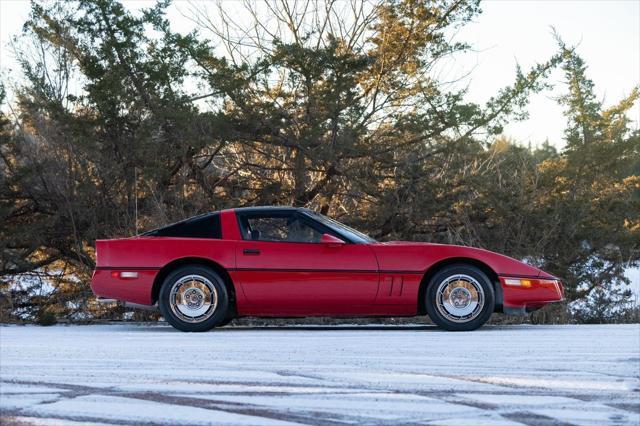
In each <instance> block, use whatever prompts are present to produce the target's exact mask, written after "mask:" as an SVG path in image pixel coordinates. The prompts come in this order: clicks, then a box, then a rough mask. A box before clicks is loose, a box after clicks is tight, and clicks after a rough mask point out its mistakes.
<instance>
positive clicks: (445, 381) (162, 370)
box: [0, 324, 640, 425]
mask: <svg viewBox="0 0 640 426" xmlns="http://www.w3.org/2000/svg"><path fill="white" fill-rule="evenodd" d="M0 347H1V349H0V382H1V383H0V386H1V387H0V391H1V393H0V413H1V414H0V415H1V416H2V417H1V418H0V423H2V424H11V423H13V424H52V422H53V420H54V419H58V420H59V421H61V422H62V423H63V424H71V425H73V424H80V423H81V424H87V423H90V424H181V423H182V424H193V425H196V424H211V423H213V424H250V425H254V424H255V425H257V424H292V423H298V424H313V425H333V424H336V425H338V424H340V425H341V424H371V425H374V424H393V425H397V424H438V425H482V424H486V425H520V424H525V425H548V424H549V425H556V424H562V425H564V424H576V425H603V424H613V425H616V424H620V425H623V424H624V425H626V424H631V425H634V424H640V325H621V326H509V327H507V326H504V327H497V326H496V327H485V328H483V329H481V330H478V331H476V332H472V333H447V332H443V331H439V330H436V329H434V328H432V327H428V326H415V327H410V326H398V327H370V326H369V327H367V326H357V327H356V326H354V327H345V326H340V327H335V328H327V327H284V328H283V327H279V328H275V327H273V328H269V327H267V328H226V329H221V330H218V331H212V332H209V333H203V334H186V333H179V332H176V331H174V330H173V329H171V328H170V327H168V326H158V325H153V326H148V325H120V324H117V325H99V326H55V327H47V328H45V327H34V326H26V327H20V326H3V327H0ZM54 423H55V422H54Z"/></svg>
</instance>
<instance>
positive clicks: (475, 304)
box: [426, 264, 495, 331]
mask: <svg viewBox="0 0 640 426" xmlns="http://www.w3.org/2000/svg"><path fill="white" fill-rule="evenodd" d="M494 303H495V295H494V290H493V285H492V284H491V281H490V280H489V278H488V277H487V276H486V275H485V274H484V273H483V272H482V271H481V270H480V269H478V268H476V267H475V266H471V265H464V264H459V265H451V266H447V267H445V268H443V269H442V270H440V271H439V272H437V273H436V274H435V276H434V277H433V278H432V279H431V281H430V282H429V283H428V287H427V292H426V307H427V314H429V318H431V320H433V322H435V323H436V324H437V325H438V326H439V327H441V328H444V329H445V330H449V331H470V330H475V329H477V328H479V327H481V326H482V325H483V324H484V323H486V322H487V321H488V320H489V318H490V317H491V313H492V312H493V309H494Z"/></svg>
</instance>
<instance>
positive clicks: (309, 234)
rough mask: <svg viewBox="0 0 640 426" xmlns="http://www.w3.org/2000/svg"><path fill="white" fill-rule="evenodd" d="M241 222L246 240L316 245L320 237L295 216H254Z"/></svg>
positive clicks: (316, 231)
mask: <svg viewBox="0 0 640 426" xmlns="http://www.w3.org/2000/svg"><path fill="white" fill-rule="evenodd" d="M242 222H243V224H244V226H245V227H246V229H245V230H244V231H245V232H244V236H245V239H247V240H254V241H280V242H290V243H318V242H320V237H322V233H321V232H320V231H318V230H316V229H315V228H313V227H311V226H309V225H308V224H306V223H305V222H304V221H303V220H301V219H300V217H298V215H297V214H282V213H280V214H277V213H274V214H254V215H248V216H247V217H246V220H243V221H242Z"/></svg>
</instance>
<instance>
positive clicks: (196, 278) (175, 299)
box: [169, 275, 218, 323]
mask: <svg viewBox="0 0 640 426" xmlns="http://www.w3.org/2000/svg"><path fill="white" fill-rule="evenodd" d="M169 305H170V307H171V311H172V312H173V314H174V315H176V316H177V317H178V318H179V319H181V320H182V321H186V322H190V323H198V322H202V321H205V320H207V319H209V318H210V317H211V315H213V313H214V312H215V310H216V307H217V305H218V291H217V290H216V288H215V286H214V285H213V283H212V282H211V281H210V280H209V279H208V278H206V277H203V276H202V275H186V276H184V277H182V278H180V279H178V280H177V281H176V282H175V283H174V284H173V286H172V287H171V292H170V294H169Z"/></svg>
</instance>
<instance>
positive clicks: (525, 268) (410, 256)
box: [373, 241, 555, 279]
mask: <svg viewBox="0 0 640 426" xmlns="http://www.w3.org/2000/svg"><path fill="white" fill-rule="evenodd" d="M373 249H374V251H375V252H376V255H378V258H379V260H380V261H381V262H383V263H388V265H387V267H386V268H383V269H393V265H397V266H402V267H403V268H406V269H407V270H411V269H413V268H412V266H416V265H420V267H421V268H424V269H423V270H426V269H428V268H429V267H430V266H432V265H434V264H436V263H438V262H440V261H444V260H448V259H456V258H459V259H461V260H463V259H472V260H475V261H478V262H482V263H484V264H486V265H487V266H489V267H490V268H491V269H493V270H494V271H495V272H496V273H497V274H498V275H504V276H528V277H541V278H550V279H551V278H555V277H554V276H553V275H551V274H549V273H547V272H544V271H543V270H541V269H539V268H536V267H535V266H532V265H529V264H527V263H525V262H523V261H521V260H518V259H514V258H512V257H509V256H505V255H503V254H500V253H495V252H492V251H489V250H485V249H481V248H476V247H468V246H459V245H454V244H437V243H425V242H415V241H389V242H383V243H376V244H374V245H373Z"/></svg>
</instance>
